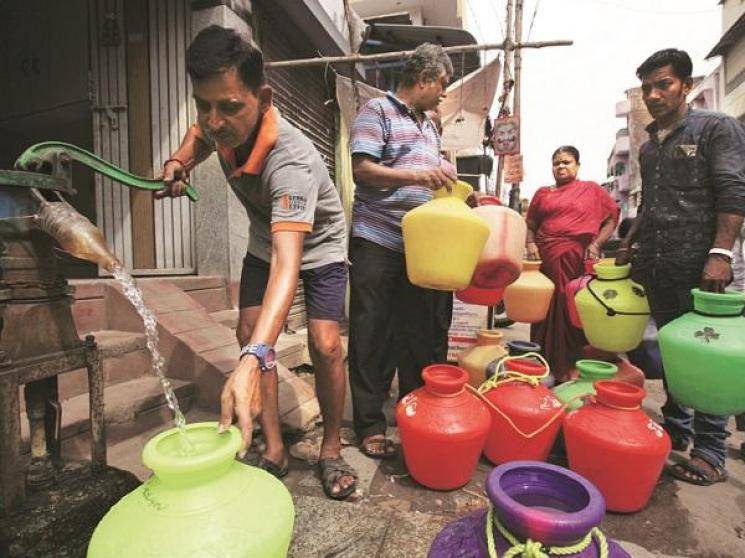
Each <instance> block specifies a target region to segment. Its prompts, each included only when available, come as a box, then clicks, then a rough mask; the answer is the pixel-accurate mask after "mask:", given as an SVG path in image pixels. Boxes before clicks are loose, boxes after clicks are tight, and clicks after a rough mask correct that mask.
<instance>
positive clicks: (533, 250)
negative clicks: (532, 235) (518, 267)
mask: <svg viewBox="0 0 745 558" xmlns="http://www.w3.org/2000/svg"><path fill="white" fill-rule="evenodd" d="M525 249H526V250H527V252H528V259H529V260H533V261H538V260H540V259H541V252H540V251H539V250H538V245H537V244H536V243H535V242H528V244H527V245H526V246H525Z"/></svg>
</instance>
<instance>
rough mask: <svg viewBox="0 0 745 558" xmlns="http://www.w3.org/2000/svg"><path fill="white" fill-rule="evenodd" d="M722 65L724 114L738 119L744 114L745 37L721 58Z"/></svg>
mask: <svg viewBox="0 0 745 558" xmlns="http://www.w3.org/2000/svg"><path fill="white" fill-rule="evenodd" d="M730 1H733V0H730ZM722 65H723V67H724V83H725V86H724V90H725V98H724V107H723V108H724V112H726V113H727V114H731V115H732V116H734V117H736V118H739V117H741V116H743V114H745V37H744V38H741V39H740V40H739V41H738V42H737V44H735V45H734V46H733V47H732V48H731V49H730V50H729V52H728V53H727V55H726V56H724V57H723V62H722Z"/></svg>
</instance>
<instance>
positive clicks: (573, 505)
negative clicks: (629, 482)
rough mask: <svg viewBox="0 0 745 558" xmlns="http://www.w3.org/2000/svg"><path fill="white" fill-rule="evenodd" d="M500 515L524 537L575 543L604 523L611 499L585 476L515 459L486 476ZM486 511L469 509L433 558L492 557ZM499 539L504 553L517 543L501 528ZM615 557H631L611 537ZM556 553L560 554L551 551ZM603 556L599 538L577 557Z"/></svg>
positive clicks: (446, 532) (436, 545) (448, 529)
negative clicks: (490, 554)
mask: <svg viewBox="0 0 745 558" xmlns="http://www.w3.org/2000/svg"><path fill="white" fill-rule="evenodd" d="M486 493H487V495H488V496H489V500H490V501H491V503H492V506H493V507H494V515H495V517H496V518H498V519H499V521H500V522H501V523H502V525H503V526H504V527H505V528H506V529H507V530H508V531H509V532H510V533H512V535H513V536H514V537H515V538H517V539H518V540H520V541H521V542H524V541H525V540H526V539H528V538H529V539H531V540H533V541H540V542H541V543H543V544H544V545H546V546H557V547H563V546H569V545H573V544H575V543H577V542H578V541H579V540H581V539H582V538H584V536H585V535H587V533H589V532H590V531H591V530H592V528H593V527H597V526H598V525H600V521H601V520H602V519H603V515H604V514H605V501H604V500H603V496H602V495H601V494H600V492H599V491H598V489H597V488H595V487H594V486H593V485H592V484H591V483H590V482H589V481H587V480H586V479H584V478H583V477H581V476H580V475H578V474H576V473H573V472H572V471H569V470H568V469H564V468H563V467H557V466H555V465H549V464H548V463H541V462H538V461H513V462H511V463H506V464H504V465H500V466H499V467H496V468H495V469H494V470H492V472H491V473H490V474H489V478H488V479H487V481H486ZM486 513H487V512H486V510H481V511H478V512H474V513H472V514H469V515H467V516H465V517H463V518H461V519H459V520H457V521H454V522H453V523H450V524H448V525H446V526H445V528H444V529H443V530H442V531H441V532H440V533H439V534H438V535H437V537H435V540H434V541H433V543H432V546H431V547H430V550H429V554H428V556H429V558H489V552H488V550H487V546H486ZM492 529H493V533H494V542H495V546H496V548H497V551H498V553H499V555H500V556H501V555H502V554H504V553H505V552H506V551H507V550H509V549H510V548H511V546H512V545H511V544H510V543H509V542H508V541H507V540H506V539H504V538H503V537H502V535H501V534H500V533H499V531H497V529H496V528H494V527H493V528H492ZM608 547H609V554H608V556H609V558H630V556H629V554H628V553H627V552H626V551H625V550H623V549H622V548H621V547H620V546H618V544H617V543H615V542H613V541H611V540H610V539H609V540H608ZM551 556H554V555H553V554H551ZM598 556H600V552H599V548H598V545H597V542H596V540H595V539H593V542H592V543H591V544H590V546H588V547H587V548H586V549H585V550H583V551H582V552H579V553H576V554H572V557H573V558H597V557H598Z"/></svg>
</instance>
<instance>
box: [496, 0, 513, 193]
mask: <svg viewBox="0 0 745 558" xmlns="http://www.w3.org/2000/svg"><path fill="white" fill-rule="evenodd" d="M514 2H515V0H507V6H506V15H505V17H506V21H505V25H504V33H505V37H504V42H505V44H507V45H511V44H513V40H512V36H513V35H512V31H513V28H512V19H513V13H514V9H515V3H514ZM513 54H514V51H513V49H509V48H508V49H507V50H506V51H505V53H504V66H502V94H501V95H500V96H499V107H500V108H499V114H498V115H497V118H502V116H505V110H507V111H509V106H510V99H509V98H510V91H511V90H512V83H513V81H512V77H511V75H510V74H511V72H512V70H511V69H510V68H511V66H512V56H513ZM503 172H504V155H500V156H499V158H498V159H497V176H496V179H495V187H494V189H495V190H496V194H497V197H498V198H500V199H501V198H502V174H503Z"/></svg>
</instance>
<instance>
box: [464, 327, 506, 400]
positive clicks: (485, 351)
mask: <svg viewBox="0 0 745 558" xmlns="http://www.w3.org/2000/svg"><path fill="white" fill-rule="evenodd" d="M504 356H507V349H505V348H504V347H503V346H502V333H501V332H499V331H495V330H493V329H480V330H479V331H478V332H477V333H476V344H475V345H474V346H473V347H469V348H468V349H466V350H465V351H463V352H462V353H460V354H459V355H458V366H460V367H461V368H463V369H464V370H465V371H466V372H468V383H469V384H470V385H471V386H473V387H479V386H480V385H481V384H483V383H484V381H485V380H486V367H487V366H489V364H491V363H492V362H493V361H495V360H497V359H500V358H502V357H504Z"/></svg>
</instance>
